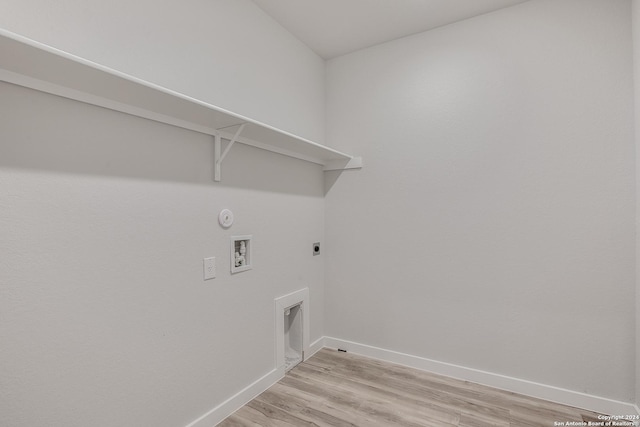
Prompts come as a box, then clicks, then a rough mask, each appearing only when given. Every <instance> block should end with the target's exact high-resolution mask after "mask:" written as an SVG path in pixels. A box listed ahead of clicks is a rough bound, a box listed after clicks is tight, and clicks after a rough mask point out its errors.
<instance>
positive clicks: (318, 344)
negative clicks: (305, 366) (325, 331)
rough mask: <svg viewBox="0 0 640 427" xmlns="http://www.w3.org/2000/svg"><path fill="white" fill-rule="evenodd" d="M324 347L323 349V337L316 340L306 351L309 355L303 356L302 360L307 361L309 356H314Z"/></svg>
mask: <svg viewBox="0 0 640 427" xmlns="http://www.w3.org/2000/svg"><path fill="white" fill-rule="evenodd" d="M324 347H325V345H324V337H321V338H318V339H317V340H315V341H314V342H312V343H311V344H309V350H308V353H309V354H305V355H304V359H305V360H307V359H308V358H310V357H311V356H313V355H314V354H316V353H317V352H319V351H320V350H322V349H323V348H324Z"/></svg>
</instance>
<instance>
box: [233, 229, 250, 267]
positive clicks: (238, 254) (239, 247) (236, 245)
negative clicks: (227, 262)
mask: <svg viewBox="0 0 640 427" xmlns="http://www.w3.org/2000/svg"><path fill="white" fill-rule="evenodd" d="M252 237H253V236H250V235H246V236H231V273H240V272H241V271H247V270H251V258H252V257H251V238H252Z"/></svg>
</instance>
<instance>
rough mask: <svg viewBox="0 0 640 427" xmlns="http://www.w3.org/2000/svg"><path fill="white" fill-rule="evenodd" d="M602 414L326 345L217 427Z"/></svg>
mask: <svg viewBox="0 0 640 427" xmlns="http://www.w3.org/2000/svg"><path fill="white" fill-rule="evenodd" d="M597 416H598V414H596V413H594V412H590V411H585V410H582V409H577V408H572V407H569V406H564V405H559V404H556V403H552V402H547V401H544V400H540V399H535V398H531V397H527V396H523V395H519V394H516V393H511V392H508V391H503V390H498V389H495V388H491V387H486V386H482V385H478V384H474V383H469V382H466V381H461V380H456V379H452V378H448V377H443V376H440V375H435V374H432V373H429V372H424V371H420V370H416V369H412V368H408V367H405V366H400V365H395V364H391V363H387V362H381V361H378V360H374V359H369V358H366V357H362V356H357V355H354V354H351V353H342V352H338V351H335V350H329V349H322V350H320V351H319V352H318V353H316V354H315V355H314V356H313V357H311V358H309V359H308V360H306V361H304V362H303V363H301V364H299V365H298V366H296V367H295V368H293V369H292V370H291V371H289V372H288V373H287V375H286V376H285V377H284V378H283V379H282V380H280V381H279V382H278V383H277V384H275V385H273V386H272V387H271V388H269V389H268V390H267V391H265V392H264V393H262V394H261V395H259V396H258V397H256V398H255V399H253V400H252V401H251V402H249V403H248V404H247V405H245V406H244V407H242V408H241V409H240V410H238V411H237V412H236V413H234V414H233V415H231V416H230V417H229V418H227V419H226V420H224V421H223V422H222V423H220V424H219V426H222V427H232V426H260V427H268V426H295V427H303V426H386V427H391V426H410V427H411V426H413V427H418V426H420V427H422V426H437V427H445V426H465V427H480V426H492V427H500V426H505V427H506V426H526V427H529V426H535V427H540V426H554V422H564V423H566V422H567V421H596V420H597Z"/></svg>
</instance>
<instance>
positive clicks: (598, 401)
mask: <svg viewBox="0 0 640 427" xmlns="http://www.w3.org/2000/svg"><path fill="white" fill-rule="evenodd" d="M316 342H317V341H316ZM314 344H315V343H314ZM324 345H325V347H329V348H334V349H336V348H341V349H344V350H347V351H349V352H352V353H355V354H359V355H362V356H366V357H371V358H373V359H378V360H383V361H385V362H391V363H396V364H399V365H404V366H409V367H411V368H416V369H421V370H423V371H429V372H433V373H435V374H440V375H446V376H448V377H453V378H458V379H461V380H465V381H470V382H474V383H478V384H483V385H487V386H490V387H495V388H499V389H502V390H507V391H512V392H516V393H520V394H524V395H527V396H531V397H537V398H539V399H544V400H550V401H552V402H557V403H561V404H564V405H569V406H573V407H577V408H582V409H588V410H591V411H594V412H601V413H604V414H610V415H623V414H624V415H627V414H628V415H631V414H640V411H639V410H638V407H637V406H636V405H634V404H632V403H625V402H620V401H617V400H612V399H607V398H604V397H599V396H592V395H589V394H585V393H580V392H576V391H572V390H567V389H563V388H559V387H554V386H549V385H545V384H539V383H535V382H532V381H527V380H522V379H519V378H513V377H508V376H505V375H500V374H494V373H491V372H485V371H480V370H477V369H472V368H465V367H463V366H458V365H453V364H450V363H445V362H438V361H435V360H430V359H426V358H423V357H418V356H412V355H410V354H405V353H400V352H397V351H392V350H386V349H383V348H378V347H373V346H370V345H366V344H360V343H355V342H351V341H347V340H342V339H338V338H332V337H324Z"/></svg>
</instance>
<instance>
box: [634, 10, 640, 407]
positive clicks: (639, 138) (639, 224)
mask: <svg viewBox="0 0 640 427" xmlns="http://www.w3.org/2000/svg"><path fill="white" fill-rule="evenodd" d="M632 7H633V10H632V29H633V59H634V61H633V65H634V69H633V77H634V83H635V91H634V94H635V125H636V128H635V131H636V132H635V140H636V375H635V378H636V400H635V403H636V405H638V406H640V262H638V254H640V233H639V230H640V173H639V172H638V165H639V164H640V0H633V2H632Z"/></svg>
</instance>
